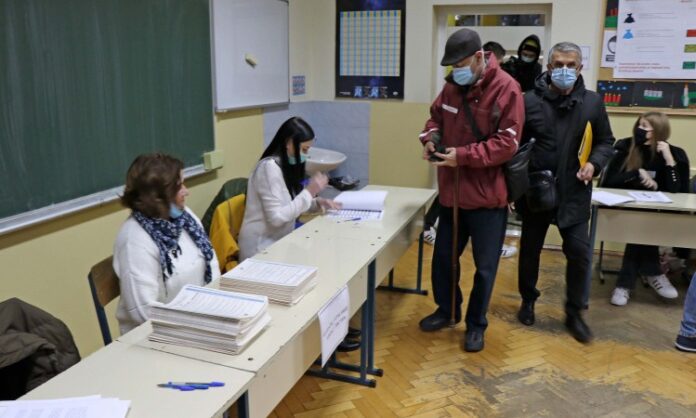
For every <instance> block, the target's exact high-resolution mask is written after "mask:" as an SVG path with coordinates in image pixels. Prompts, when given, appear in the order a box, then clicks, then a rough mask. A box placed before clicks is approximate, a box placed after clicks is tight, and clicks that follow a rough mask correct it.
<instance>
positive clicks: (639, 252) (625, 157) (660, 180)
mask: <svg viewBox="0 0 696 418" xmlns="http://www.w3.org/2000/svg"><path fill="white" fill-rule="evenodd" d="M669 135H670V127H669V120H668V119H667V116H666V115H665V114H664V113H660V112H647V113H644V114H643V115H641V116H640V117H639V118H638V120H637V121H636V123H635V125H634V127H633V136H632V137H630V138H625V139H622V140H620V141H617V143H616V145H615V148H616V153H615V155H614V157H613V158H612V160H611V162H610V163H609V164H608V166H607V168H606V170H607V171H606V173H605V174H604V182H603V184H602V185H603V186H604V187H613V188H621V189H635V190H652V191H655V190H660V191H663V192H670V193H688V191H689V159H688V158H687V156H686V153H685V152H684V150H682V149H681V148H679V147H675V146H673V145H670V144H668V143H667V139H669ZM636 227H640V226H639V225H636ZM639 275H640V276H641V277H642V279H643V281H644V282H646V283H648V284H649V285H650V286H651V287H652V288H653V289H654V290H655V292H657V294H658V295H660V296H662V297H663V298H667V299H674V298H676V297H677V296H678V294H677V290H676V289H675V288H674V286H672V284H671V283H670V281H669V279H668V278H667V276H665V275H664V274H663V273H662V270H661V268H660V254H659V248H658V246H656V245H638V244H626V249H625V251H624V258H623V263H622V265H621V270H620V271H619V277H618V279H617V281H616V288H615V289H614V291H613V293H612V296H611V303H612V304H614V305H617V306H623V305H626V304H627V303H628V300H629V297H630V293H631V291H633V289H634V287H635V282H636V279H637V277H638V276H639Z"/></svg>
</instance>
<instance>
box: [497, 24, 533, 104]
mask: <svg viewBox="0 0 696 418" xmlns="http://www.w3.org/2000/svg"><path fill="white" fill-rule="evenodd" d="M527 40H532V41H534V42H536V44H537V45H541V41H539V37H538V36H536V35H529V36H527V37H526V38H524V39H523V40H522V42H520V46H519V47H518V48H517V56H516V57H511V58H510V59H509V60H507V61H505V63H503V64H500V68H502V69H503V70H505V71H506V72H507V73H508V74H510V75H511V76H512V78H514V79H515V80H517V82H518V83H520V89H521V90H522V91H523V92H525V91H529V90H532V89H533V88H534V83H535V80H536V78H537V77H539V74H541V64H539V56H540V54H541V49H540V48H536V49H535V52H536V56H537V59H536V60H535V61H534V62H524V61H522V58H521V57H522V47H523V46H524V44H525V42H527Z"/></svg>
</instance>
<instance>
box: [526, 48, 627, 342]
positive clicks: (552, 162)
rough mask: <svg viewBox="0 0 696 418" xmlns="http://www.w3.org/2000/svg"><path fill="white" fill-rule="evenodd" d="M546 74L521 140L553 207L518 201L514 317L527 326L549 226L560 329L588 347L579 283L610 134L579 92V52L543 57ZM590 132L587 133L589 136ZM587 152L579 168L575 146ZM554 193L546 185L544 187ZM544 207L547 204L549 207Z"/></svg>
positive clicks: (591, 99)
mask: <svg viewBox="0 0 696 418" xmlns="http://www.w3.org/2000/svg"><path fill="white" fill-rule="evenodd" d="M548 61H549V63H548V65H547V71H546V72H544V73H542V74H541V75H540V76H539V77H538V78H537V79H536V85H535V88H534V90H533V92H532V91H530V92H529V93H527V94H525V96H524V104H525V112H526V118H525V124H524V129H523V131H522V132H523V138H522V142H523V143H524V142H526V141H527V140H529V139H530V138H536V143H535V145H534V151H533V153H532V157H531V160H530V165H529V171H530V173H534V172H538V171H542V170H549V171H550V172H551V173H552V174H553V178H555V191H556V196H557V199H556V202H555V204H553V203H551V204H550V206H552V208H551V209H540V207H542V205H540V204H536V203H535V202H534V201H533V199H532V193H531V190H532V189H533V187H534V185H532V189H530V192H528V193H527V195H526V199H525V197H523V198H522V199H521V200H520V201H518V204H517V207H518V211H519V212H520V213H521V214H522V237H521V240H520V241H521V242H520V257H519V264H518V280H519V282H518V284H519V291H520V295H521V296H522V306H521V307H520V310H519V312H518V314H517V318H518V319H519V320H520V322H522V323H523V324H525V325H532V324H534V302H535V300H536V299H537V298H538V297H539V295H540V292H539V290H537V289H536V284H537V280H538V277H539V256H540V253H541V249H542V247H543V245H544V238H545V236H546V231H547V230H548V228H549V225H550V224H552V223H553V224H556V225H557V226H558V229H559V231H560V233H561V237H562V238H563V253H564V254H565V256H566V261H567V266H566V302H565V313H566V320H565V325H566V328H568V331H569V332H570V333H571V334H572V335H573V337H575V339H576V340H578V341H580V342H582V343H588V342H590V341H591V339H592V332H591V331H590V329H589V327H588V326H587V324H585V322H584V321H583V319H582V316H581V315H580V311H581V310H582V309H583V308H584V305H585V303H584V300H583V299H584V298H583V295H584V288H585V280H586V278H587V276H588V273H589V269H590V268H591V266H590V240H589V236H588V220H589V217H590V200H591V195H592V177H593V176H596V175H599V172H600V171H601V170H602V167H604V165H605V164H606V163H607V161H608V160H609V158H610V157H611V155H612V145H613V143H614V136H613V134H612V132H611V127H610V126H609V118H608V117H607V112H606V109H605V108H604V104H603V102H602V99H601V98H600V97H599V95H598V94H597V93H595V92H593V91H590V90H587V89H585V85H584V83H583V79H582V76H581V75H580V72H581V70H582V51H581V50H580V48H579V47H578V46H577V45H575V44H573V43H570V42H561V43H559V44H556V45H554V46H553V48H551V51H550V52H549V60H548ZM590 132H591V135H590ZM590 136H591V138H592V139H591V141H592V148H591V152H590V153H589V156H585V157H584V158H583V159H584V160H585V161H583V165H582V166H581V165H580V164H581V163H580V160H581V158H580V157H579V156H580V153H579V151H580V148H581V144H582V143H583V139H584V140H585V144H586V145H588V144H589V137H590ZM551 187H553V186H551ZM546 203H547V206H549V204H548V202H546Z"/></svg>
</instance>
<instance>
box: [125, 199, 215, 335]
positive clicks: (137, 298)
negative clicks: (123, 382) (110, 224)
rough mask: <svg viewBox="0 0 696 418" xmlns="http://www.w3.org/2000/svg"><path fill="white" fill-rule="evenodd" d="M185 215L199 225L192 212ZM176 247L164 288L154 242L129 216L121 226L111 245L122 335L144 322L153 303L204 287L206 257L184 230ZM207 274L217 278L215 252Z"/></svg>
mask: <svg viewBox="0 0 696 418" xmlns="http://www.w3.org/2000/svg"><path fill="white" fill-rule="evenodd" d="M186 211H187V212H188V213H189V214H190V215H191V216H193V218H194V219H195V220H196V222H198V224H200V223H201V221H200V220H199V219H198V218H197V217H196V215H195V214H194V213H193V212H191V210H189V209H188V208H186ZM179 246H180V247H181V254H179V256H178V257H176V258H175V257H172V274H171V276H169V277H168V278H167V283H166V284H165V283H164V280H163V274H162V267H161V266H160V262H159V249H158V248H157V245H156V244H155V241H153V240H152V238H151V237H150V235H149V234H148V233H147V232H146V231H145V229H143V227H142V226H140V224H139V223H138V221H136V220H135V218H133V217H132V216H129V217H128V219H126V221H125V222H124V223H123V225H122V226H121V230H120V231H119V232H118V235H117V236H116V242H115V243H114V270H115V271H116V275H117V276H118V277H119V280H120V284H121V298H120V300H119V302H118V309H117V310H116V318H117V319H118V322H119V326H120V328H121V334H125V333H126V332H128V331H130V330H131V329H133V328H135V327H136V326H138V325H140V324H142V323H143V322H145V321H147V320H148V318H149V317H150V312H149V306H150V304H152V303H153V302H163V303H169V302H170V301H171V300H172V299H174V297H175V296H176V295H177V294H178V293H179V290H181V288H182V287H184V286H185V285H186V284H189V283H191V284H195V285H201V286H202V285H204V284H205V282H204V277H205V267H206V261H205V257H204V256H203V253H201V251H200V250H199V249H198V247H197V246H196V243H195V242H194V241H193V239H192V238H191V236H189V234H188V233H187V232H186V231H185V230H184V231H182V232H181V235H180V236H179ZM210 270H211V273H212V279H213V280H215V279H216V278H217V277H219V276H220V267H219V265H218V261H217V258H216V257H215V253H214V252H213V259H212V260H211V261H210Z"/></svg>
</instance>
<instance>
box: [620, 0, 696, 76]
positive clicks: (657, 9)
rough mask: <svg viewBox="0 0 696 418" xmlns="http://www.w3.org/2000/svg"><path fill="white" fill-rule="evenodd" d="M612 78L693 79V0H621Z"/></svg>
mask: <svg viewBox="0 0 696 418" xmlns="http://www.w3.org/2000/svg"><path fill="white" fill-rule="evenodd" d="M616 37H617V48H616V67H615V68H614V77H615V78H650V79H696V0H621V1H620V2H619V15H618V28H617V33H616Z"/></svg>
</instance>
